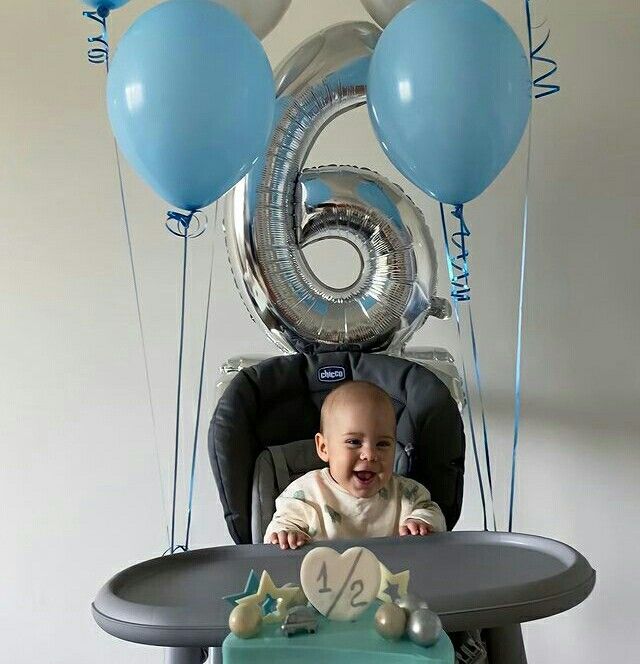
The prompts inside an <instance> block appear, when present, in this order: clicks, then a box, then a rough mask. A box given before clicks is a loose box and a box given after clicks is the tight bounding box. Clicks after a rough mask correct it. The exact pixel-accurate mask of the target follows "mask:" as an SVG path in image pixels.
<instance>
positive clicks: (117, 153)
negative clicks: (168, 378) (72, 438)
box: [113, 138, 169, 542]
mask: <svg viewBox="0 0 640 664" xmlns="http://www.w3.org/2000/svg"><path fill="white" fill-rule="evenodd" d="M113 146H114V151H115V156H116V167H117V171H118V183H119V185H120V201H121V203H122V215H123V218H124V228H125V231H126V235H127V245H128V248H129V265H130V268H131V276H132V278H133V290H134V293H135V297H136V311H137V313H138V332H139V334H140V342H141V345H142V356H143V358H144V375H145V379H146V383H147V396H148V399H149V412H150V414H151V424H152V427H153V442H154V448H155V457H156V466H157V470H158V479H159V483H160V499H161V501H162V512H163V514H164V523H165V530H166V536H167V542H168V541H169V518H168V515H167V502H166V492H165V489H164V481H163V479H162V465H161V463H160V449H159V447H158V426H157V423H156V415H155V408H154V407H153V396H152V391H151V377H150V373H149V355H148V352H147V344H146V340H145V336H144V326H143V324H142V307H141V304H140V291H139V288H138V276H137V273H136V265H135V260H134V256H133V242H132V239H131V229H130V227H129V215H128V213H127V204H126V200H125V195H124V184H123V178H122V168H121V166H120V151H119V150H118V144H117V142H116V140H115V138H114V139H113Z"/></svg>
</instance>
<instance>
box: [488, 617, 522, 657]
mask: <svg viewBox="0 0 640 664" xmlns="http://www.w3.org/2000/svg"><path fill="white" fill-rule="evenodd" d="M483 636H484V640H485V642H486V644H487V651H488V654H489V664H527V654H526V653H525V650H524V641H523V640H522V629H521V628H520V625H518V624H516V625H505V626H504V627H492V628H491V629H486V630H483Z"/></svg>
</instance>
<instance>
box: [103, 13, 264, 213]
mask: <svg viewBox="0 0 640 664" xmlns="http://www.w3.org/2000/svg"><path fill="white" fill-rule="evenodd" d="M107 104H108V110H109V119H110V120H111V126H112V128H113V133H114V135H115V137H116V139H117V141H118V145H119V146H120V148H121V149H122V151H123V153H124V154H125V156H126V157H127V159H128V160H129V162H130V163H131V165H132V166H133V167H134V169H135V170H136V171H137V172H138V174H139V175H140V176H141V177H142V178H143V179H144V180H146V181H147V182H148V183H149V184H150V185H151V187H152V188H153V189H154V190H155V191H156V192H157V193H158V194H159V195H160V196H161V197H162V198H164V199H165V200H166V201H168V202H169V203H171V204H172V205H174V206H176V207H178V208H182V209H184V210H195V209H198V208H203V207H205V206H207V205H209V204H210V203H211V202H213V201H215V200H216V199H218V198H219V197H220V196H221V195H222V194H224V193H225V192H226V191H227V190H228V189H230V188H231V187H232V186H233V185H234V184H236V183H237V182H238V181H239V180H240V179H241V178H242V177H243V176H244V175H245V174H246V173H247V172H248V171H249V170H250V169H251V167H252V166H253V164H255V162H256V161H257V160H258V159H259V157H260V156H261V155H262V154H263V152H264V151H265V148H266V145H267V140H268V137H269V134H270V131H271V124H272V120H273V112H274V105H275V89H274V83H273V74H272V72H271V67H270V65H269V61H268V60H267V56H266V54H265V52H264V50H263V48H262V45H261V44H260V42H259V41H258V39H257V38H256V37H255V35H254V34H253V33H252V32H251V30H250V29H249V28H248V27H247V26H246V25H245V24H244V23H243V22H242V21H241V20H240V19H239V18H237V17H236V16H235V14H233V13H232V12H230V11H229V10H227V9H225V8H224V7H221V6H220V5H217V4H215V3H213V2H210V0H169V2H165V3H163V4H160V5H157V6H156V7H154V8H152V9H150V10H149V11H147V12H146V13H145V14H143V15H142V16H140V17H139V18H138V19H137V20H136V21H135V23H134V24H133V25H132V26H131V27H130V28H129V30H128V31H127V33H126V34H125V35H124V37H122V39H121V40H120V43H119V45H118V50H117V51H116V54H115V58H114V59H113V62H112V64H111V67H110V71H109V78H108V82H107Z"/></svg>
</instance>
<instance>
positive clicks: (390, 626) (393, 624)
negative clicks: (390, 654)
mask: <svg viewBox="0 0 640 664" xmlns="http://www.w3.org/2000/svg"><path fill="white" fill-rule="evenodd" d="M375 626H376V632H378V634H380V636H383V637H384V638H385V639H389V640H390V641H397V640H398V639H399V638H401V637H402V635H403V634H404V630H405V628H406V626H407V614H406V613H405V611H404V609H403V608H401V607H399V606H397V605H396V604H390V603H388V602H387V603H385V604H382V605H380V607H378V610H377V611H376V615H375Z"/></svg>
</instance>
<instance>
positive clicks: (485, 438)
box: [469, 303, 497, 530]
mask: <svg viewBox="0 0 640 664" xmlns="http://www.w3.org/2000/svg"><path fill="white" fill-rule="evenodd" d="M469 331H470V333H471V349H472V351H473V368H474V371H475V375H476V385H477V387H478V398H479V400H480V416H481V418H482V438H483V441H484V460H485V464H486V467H487V479H488V480H489V496H490V498H491V517H492V519H493V529H494V530H497V524H496V511H495V505H494V502H493V479H492V477H491V459H490V455H489V434H488V431H487V418H486V413H485V407H484V399H483V397H482V381H481V379H480V358H479V353H478V344H477V343H476V331H475V327H474V325H473V311H472V308H471V303H469Z"/></svg>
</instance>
